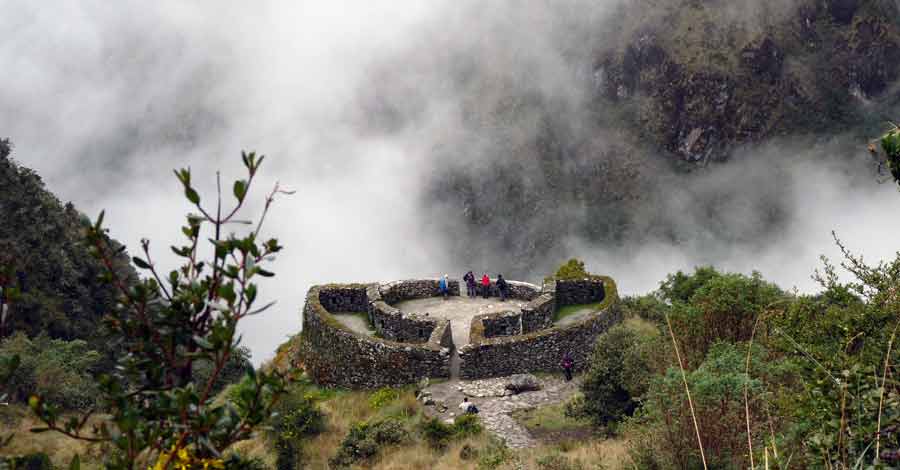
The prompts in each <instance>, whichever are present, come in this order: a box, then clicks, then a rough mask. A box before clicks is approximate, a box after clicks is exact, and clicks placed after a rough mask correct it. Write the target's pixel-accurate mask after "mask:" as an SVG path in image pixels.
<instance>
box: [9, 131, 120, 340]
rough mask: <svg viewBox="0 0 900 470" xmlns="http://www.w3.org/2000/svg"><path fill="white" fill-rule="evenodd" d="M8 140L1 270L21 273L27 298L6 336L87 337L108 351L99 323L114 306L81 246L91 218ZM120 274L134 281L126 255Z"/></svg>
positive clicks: (95, 263) (95, 266) (17, 305)
mask: <svg viewBox="0 0 900 470" xmlns="http://www.w3.org/2000/svg"><path fill="white" fill-rule="evenodd" d="M11 150H12V146H11V144H10V142H9V140H0V188H2V189H0V265H2V266H3V267H5V268H8V269H10V270H12V271H13V272H14V273H15V283H16V284H18V287H19V288H20V290H21V291H22V292H21V296H20V298H19V299H18V300H17V301H16V302H15V303H14V304H13V305H12V308H11V310H10V319H9V322H8V325H7V333H8V334H9V333H12V332H17V331H21V332H25V333H27V334H28V335H29V336H34V335H37V334H39V333H41V332H46V333H47V334H49V335H50V336H51V337H52V338H60V339H66V340H71V339H84V340H86V341H87V342H88V343H89V344H90V345H91V346H92V349H99V350H106V349H107V348H106V346H105V345H104V343H103V341H102V339H101V338H100V331H99V330H100V318H102V316H103V315H104V313H105V312H107V311H108V310H109V309H110V308H111V307H112V305H113V302H114V292H113V290H112V288H111V287H109V286H107V285H104V284H102V283H101V282H99V281H98V279H97V276H98V275H99V274H100V273H101V272H102V267H101V265H100V262H99V261H98V260H97V259H95V258H94V257H93V256H91V254H90V253H89V251H88V247H87V246H86V245H85V244H84V242H83V234H82V229H83V227H84V225H85V224H87V223H88V219H87V218H85V217H84V216H83V215H82V214H81V213H79V212H78V211H77V210H76V209H75V207H74V206H73V205H72V204H71V203H67V204H63V203H62V202H60V201H59V199H57V198H56V197H55V196H54V195H53V194H51V193H50V192H49V191H47V189H46V188H45V187H44V183H43V181H41V177H40V176H38V175H37V174H36V173H35V172H34V171H32V170H29V169H27V168H24V167H21V166H20V165H18V164H17V163H16V162H15V161H14V160H13V159H12V158H11V157H10V153H11ZM116 269H117V270H118V271H119V272H120V274H121V275H122V276H123V278H125V279H129V278H132V279H133V278H135V276H136V274H135V272H134V270H133V268H132V267H131V265H130V264H129V260H128V257H127V256H125V255H124V253H123V254H121V255H120V256H119V257H118V259H117V265H116Z"/></svg>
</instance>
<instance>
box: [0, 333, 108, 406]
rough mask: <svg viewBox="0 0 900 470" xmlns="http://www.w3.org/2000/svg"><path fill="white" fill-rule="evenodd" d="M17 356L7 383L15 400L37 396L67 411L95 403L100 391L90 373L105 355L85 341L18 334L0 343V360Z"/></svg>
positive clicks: (21, 400) (24, 399) (11, 396)
mask: <svg viewBox="0 0 900 470" xmlns="http://www.w3.org/2000/svg"><path fill="white" fill-rule="evenodd" d="M15 355H18V356H19V358H20V363H19V366H18V368H17V369H16V370H15V372H14V373H13V374H12V377H11V379H10V380H9V383H8V384H7V387H8V388H9V389H10V390H9V393H10V398H11V399H12V400H15V401H20V402H25V401H26V400H27V399H28V397H29V396H31V395H33V394H37V395H40V396H42V397H46V398H47V399H49V400H53V402H54V403H57V404H58V405H59V406H61V407H63V408H64V409H67V410H86V409H88V408H90V407H91V406H92V405H93V404H94V402H95V399H96V398H95V397H96V395H97V390H98V389H97V384H96V382H95V381H94V379H93V378H92V377H91V372H93V371H94V369H95V368H96V367H97V365H98V364H99V363H100V362H101V360H102V356H101V354H100V353H98V352H97V351H92V350H90V349H89V348H88V344H87V343H86V342H85V341H82V340H74V341H64V340H60V339H50V338H49V337H48V336H46V335H41V336H38V337H37V338H34V339H29V338H28V337H27V336H25V334H24V333H16V334H15V335H13V336H11V337H9V338H7V339H5V340H3V341H2V342H0V357H11V356H15Z"/></svg>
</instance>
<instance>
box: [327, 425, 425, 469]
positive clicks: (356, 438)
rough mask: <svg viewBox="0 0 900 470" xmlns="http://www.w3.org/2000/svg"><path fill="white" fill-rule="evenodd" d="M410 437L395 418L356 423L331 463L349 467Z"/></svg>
mask: <svg viewBox="0 0 900 470" xmlns="http://www.w3.org/2000/svg"><path fill="white" fill-rule="evenodd" d="M408 438H409V432H408V431H407V430H406V428H404V427H403V424H402V423H401V422H400V421H398V420H396V419H394V418H386V419H382V420H378V421H374V422H371V423H360V424H356V425H354V426H353V427H352V428H350V431H349V432H348V433H347V437H345V438H344V440H343V441H342V442H341V446H340V447H339V448H338V452H337V454H336V455H335V456H334V457H332V458H331V459H330V461H329V463H331V465H333V466H335V467H349V466H350V465H353V464H355V463H357V462H360V461H363V460H367V459H370V458H372V457H374V456H375V455H376V454H377V453H378V451H379V450H380V449H381V448H382V447H385V446H388V445H392V444H399V443H401V442H403V441H405V440H407V439H408Z"/></svg>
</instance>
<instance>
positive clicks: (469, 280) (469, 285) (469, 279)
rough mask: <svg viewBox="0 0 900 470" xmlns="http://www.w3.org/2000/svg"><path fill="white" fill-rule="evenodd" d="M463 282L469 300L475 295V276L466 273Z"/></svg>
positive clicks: (470, 272)
mask: <svg viewBox="0 0 900 470" xmlns="http://www.w3.org/2000/svg"><path fill="white" fill-rule="evenodd" d="M463 281H466V295H467V296H469V297H470V298H472V297H475V296H476V295H477V293H476V292H475V290H476V289H475V274H473V273H472V271H469V272H467V273H466V275H465V276H463Z"/></svg>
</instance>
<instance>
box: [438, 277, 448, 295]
mask: <svg viewBox="0 0 900 470" xmlns="http://www.w3.org/2000/svg"><path fill="white" fill-rule="evenodd" d="M438 289H439V290H440V291H441V296H442V297H443V298H444V300H447V296H449V295H450V281H449V280H447V275H446V274H444V277H442V278H441V280H440V281H438Z"/></svg>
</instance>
